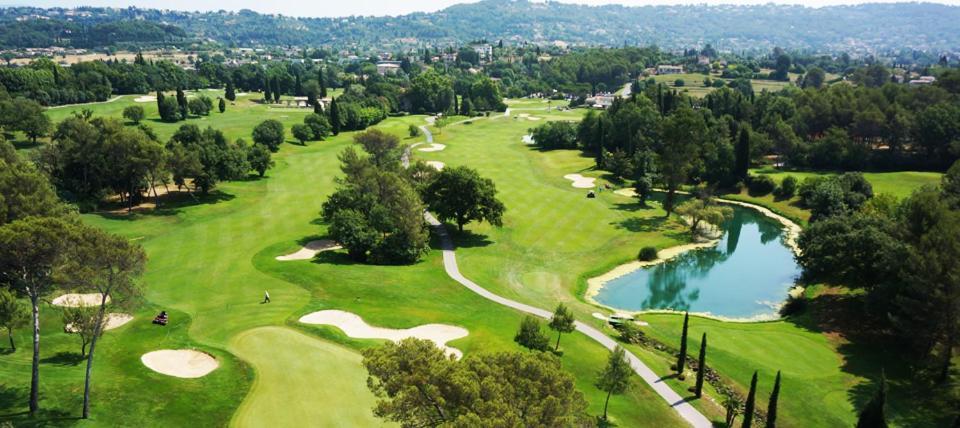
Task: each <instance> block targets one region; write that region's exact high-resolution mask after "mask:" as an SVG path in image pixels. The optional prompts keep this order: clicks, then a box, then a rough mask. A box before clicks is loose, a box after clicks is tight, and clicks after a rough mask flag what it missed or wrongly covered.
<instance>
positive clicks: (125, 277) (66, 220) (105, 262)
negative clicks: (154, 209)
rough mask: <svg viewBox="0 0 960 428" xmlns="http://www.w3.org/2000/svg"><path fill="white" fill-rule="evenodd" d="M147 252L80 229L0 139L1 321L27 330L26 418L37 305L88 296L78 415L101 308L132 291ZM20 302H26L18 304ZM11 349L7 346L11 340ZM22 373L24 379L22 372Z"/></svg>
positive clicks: (34, 407)
mask: <svg viewBox="0 0 960 428" xmlns="http://www.w3.org/2000/svg"><path fill="white" fill-rule="evenodd" d="M145 262H146V255H145V253H144V251H143V249H142V248H140V246H139V245H138V244H136V243H132V242H130V241H129V240H127V239H125V238H122V237H119V236H115V235H111V234H109V233H106V232H103V231H101V230H99V229H96V228H94V227H91V226H87V225H84V224H83V223H82V222H81V221H80V218H79V216H77V215H76V212H75V211H74V210H73V209H71V208H70V207H69V206H67V205H66V204H64V203H63V202H61V200H60V199H59V198H58V197H57V194H56V192H55V190H54V187H53V186H52V185H51V184H50V182H49V181H48V180H47V177H46V175H45V174H44V173H43V172H41V171H39V170H38V169H37V168H36V167H35V166H34V165H33V164H32V163H30V162H27V161H24V160H23V159H21V158H20V157H19V155H17V153H16V152H15V151H14V149H13V147H12V146H11V145H10V144H8V143H7V142H6V141H2V140H0V324H2V325H3V326H4V327H6V328H7V329H8V332H9V331H10V330H11V329H12V328H16V327H17V326H18V325H19V326H22V325H23V324H25V321H27V320H29V324H30V325H32V350H31V351H32V359H31V371H30V378H31V381H30V393H29V397H28V404H29V412H30V415H36V414H37V413H39V412H40V410H41V408H40V356H41V348H40V337H41V329H40V326H41V324H40V316H41V312H40V311H41V308H42V307H43V305H41V301H42V300H43V299H46V298H48V297H49V296H51V295H54V294H55V293H57V292H68V291H69V292H80V293H95V294H97V295H99V296H100V299H99V304H97V305H95V306H94V307H93V308H90V309H91V311H92V312H91V313H92V314H93V315H92V317H93V318H92V319H93V320H94V322H93V326H94V327H93V331H92V332H90V334H89V335H88V336H85V342H86V341H89V351H87V352H86V356H85V359H86V372H85V376H84V387H83V405H82V417H83V418H87V417H89V415H90V402H91V391H92V368H93V363H94V356H95V354H96V349H97V344H98V338H99V337H100V335H101V334H102V326H103V325H104V323H105V317H106V313H107V308H108V307H110V305H113V304H118V303H130V302H133V301H134V298H135V297H136V296H137V295H138V293H139V281H138V278H139V276H140V275H141V274H142V273H143V267H144V264H145ZM24 300H25V301H26V304H23V303H21V302H22V301H24ZM10 342H11V347H14V344H13V338H12V336H11V337H10ZM24 375H25V374H24Z"/></svg>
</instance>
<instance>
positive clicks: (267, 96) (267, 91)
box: [263, 80, 273, 103]
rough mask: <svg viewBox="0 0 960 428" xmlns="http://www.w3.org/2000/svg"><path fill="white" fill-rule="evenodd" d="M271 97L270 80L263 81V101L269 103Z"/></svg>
mask: <svg viewBox="0 0 960 428" xmlns="http://www.w3.org/2000/svg"><path fill="white" fill-rule="evenodd" d="M271 99H273V94H271V93H270V81H269V80H264V81H263V102H265V103H269V102H270V100H271Z"/></svg>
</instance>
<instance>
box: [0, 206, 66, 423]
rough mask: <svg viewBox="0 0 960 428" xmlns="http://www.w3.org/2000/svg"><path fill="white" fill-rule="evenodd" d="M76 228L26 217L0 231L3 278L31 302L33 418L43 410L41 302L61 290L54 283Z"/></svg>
mask: <svg viewBox="0 0 960 428" xmlns="http://www.w3.org/2000/svg"><path fill="white" fill-rule="evenodd" d="M72 231H73V226H72V225H71V224H70V223H68V222H65V221H63V220H61V219H56V218H43V217H27V218H24V219H22V220H17V221H14V222H12V223H8V224H6V225H4V226H3V227H0V274H2V275H3V276H4V278H3V280H4V281H5V282H8V283H10V284H11V285H12V286H13V287H14V288H16V289H17V290H19V291H20V292H22V293H23V294H26V295H27V297H28V298H29V299H30V305H31V309H32V312H31V321H32V323H33V360H32V362H31V376H30V399H29V400H30V414H31V415H35V414H36V413H37V411H38V410H40V299H41V298H43V297H44V296H46V295H47V294H49V293H50V292H52V291H54V290H56V289H58V288H60V287H61V284H60V283H59V281H57V280H55V278H56V277H57V276H58V275H57V273H58V272H60V271H61V268H62V266H63V265H64V263H65V260H66V257H67V254H66V253H67V248H68V245H67V237H68V236H69V235H70V234H71V233H72Z"/></svg>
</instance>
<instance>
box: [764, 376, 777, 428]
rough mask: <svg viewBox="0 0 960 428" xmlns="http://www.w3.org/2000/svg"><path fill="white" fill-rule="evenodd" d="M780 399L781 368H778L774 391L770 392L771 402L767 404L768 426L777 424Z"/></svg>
mask: <svg viewBox="0 0 960 428" xmlns="http://www.w3.org/2000/svg"><path fill="white" fill-rule="evenodd" d="M779 400H780V370H777V380H775V381H774V382H773V392H771V393H770V402H769V403H768V404H767V428H774V427H775V426H777V401H779Z"/></svg>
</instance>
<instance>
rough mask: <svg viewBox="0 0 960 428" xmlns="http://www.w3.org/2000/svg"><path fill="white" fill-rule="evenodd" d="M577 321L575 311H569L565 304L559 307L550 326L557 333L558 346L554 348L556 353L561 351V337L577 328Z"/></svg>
mask: <svg viewBox="0 0 960 428" xmlns="http://www.w3.org/2000/svg"><path fill="white" fill-rule="evenodd" d="M575 321H576V320H575V319H574V318H573V311H571V310H570V309H567V307H566V306H564V304H563V303H561V304H559V305H557V309H555V310H554V311H553V318H550V324H549V327H550V329H551V330H553V331H556V332H557V344H556V345H555V346H554V347H553V350H554V351H557V350H559V349H560V335H562V334H563V333H570V332H572V331H573V330H574V329H575V328H576V324H575Z"/></svg>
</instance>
